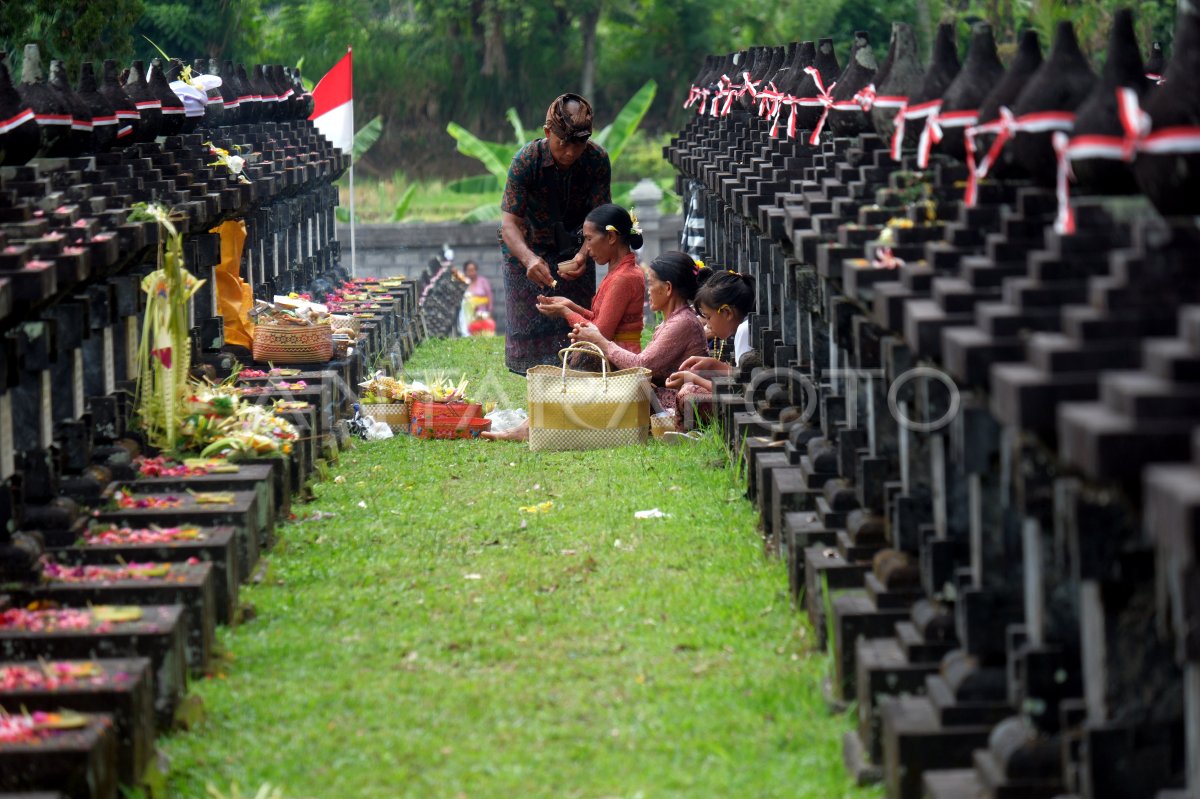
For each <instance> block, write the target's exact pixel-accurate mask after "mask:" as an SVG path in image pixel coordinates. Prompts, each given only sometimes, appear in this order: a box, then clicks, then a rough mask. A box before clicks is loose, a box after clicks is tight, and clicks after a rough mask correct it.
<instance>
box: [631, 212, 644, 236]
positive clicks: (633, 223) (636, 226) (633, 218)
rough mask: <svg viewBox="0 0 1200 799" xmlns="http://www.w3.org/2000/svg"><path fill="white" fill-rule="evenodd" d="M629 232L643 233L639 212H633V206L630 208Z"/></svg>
mask: <svg viewBox="0 0 1200 799" xmlns="http://www.w3.org/2000/svg"><path fill="white" fill-rule="evenodd" d="M629 232H630V233H636V234H637V235H639V236H640V235H642V226H641V225H640V224H638V218H637V214H635V213H634V212H633V209H632V208H630V209H629Z"/></svg>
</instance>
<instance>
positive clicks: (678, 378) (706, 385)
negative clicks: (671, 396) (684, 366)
mask: <svg viewBox="0 0 1200 799" xmlns="http://www.w3.org/2000/svg"><path fill="white" fill-rule="evenodd" d="M688 383H691V384H692V385H694V386H696V387H698V388H700V389H703V390H704V391H707V392H709V393H710V394H711V393H712V381H711V380H706V379H705V378H703V377H701V376H700V375H698V374H696V373H695V372H682V371H680V372H674V373H672V374H671V375H670V376H669V377H668V378H667V379H666V380H665V381H663V385H664V386H666V387H667V388H673V389H675V390H676V391H678V390H679V389H681V388H683V387H684V386H686V385H687V384H688Z"/></svg>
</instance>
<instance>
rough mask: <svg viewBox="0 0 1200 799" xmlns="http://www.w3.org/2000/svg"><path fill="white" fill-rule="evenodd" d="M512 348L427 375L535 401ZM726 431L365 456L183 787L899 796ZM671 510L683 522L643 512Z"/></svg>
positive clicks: (249, 656)
mask: <svg viewBox="0 0 1200 799" xmlns="http://www.w3.org/2000/svg"><path fill="white" fill-rule="evenodd" d="M502 363H503V359H502V340H501V339H490V340H478V339H477V340H469V341H463V340H456V341H449V342H429V343H427V344H425V345H424V346H423V347H422V348H421V350H420V351H419V352H418V353H417V355H416V357H415V358H414V360H413V362H412V363H410V364H409V373H410V374H412V373H413V372H416V371H420V370H425V369H442V370H444V371H445V372H446V373H447V374H448V375H450V376H453V377H457V376H458V375H460V374H462V373H466V374H468V375H471V376H472V377H473V389H474V390H475V392H476V393H477V395H478V394H482V395H483V397H482V398H490V399H495V400H499V401H500V402H501V404H502V406H506V407H514V406H516V407H519V406H523V405H524V382H523V380H521V379H520V378H517V377H515V376H512V375H510V374H509V373H507V372H503V371H501V370H500V364H502ZM724 458H725V456H724V453H723V451H722V450H721V448H720V445H719V444H718V443H716V442H715V441H714V440H712V439H710V440H707V441H705V442H702V443H700V444H698V445H695V446H690V447H686V448H685V447H667V446H662V445H661V444H658V443H652V444H651V445H650V446H647V447H645V448H639V449H626V450H616V451H605V452H589V453H553V454H541V453H531V452H529V451H528V449H527V448H526V447H524V446H518V445H513V444H505V443H486V442H482V441H473V442H425V441H417V440H412V439H409V438H407V437H404V436H400V437H397V438H394V439H391V440H388V441H382V442H375V443H370V444H359V445H357V446H356V447H354V448H353V449H352V450H350V451H349V452H347V453H343V454H342V457H341V460H340V463H339V464H337V465H336V466H334V467H333V468H332V470H331V477H330V479H329V480H327V481H326V482H324V483H322V484H320V485H318V486H317V487H316V494H317V500H316V501H315V502H312V503H310V504H307V505H297V506H296V507H295V512H296V514H297V516H298V517H299V518H298V519H297V520H296V521H295V522H294V523H291V524H287V525H285V526H283V527H282V529H281V530H280V531H279V543H278V544H277V546H276V548H275V549H274V551H272V552H271V553H270V554H269V555H268V557H267V562H268V564H269V566H268V568H267V570H266V571H265V573H264V574H263V575H262V580H261V582H260V583H259V584H257V585H251V586H248V587H247V588H245V589H244V593H243V600H244V601H247V602H249V603H251V604H252V605H253V606H254V608H255V616H254V618H253V619H252V620H250V621H248V622H246V623H244V624H242V625H241V626H239V627H237V628H235V629H232V630H225V631H224V633H223V635H222V639H221V642H222V644H223V647H224V649H225V651H226V655H225V656H224V657H223V658H222V659H221V660H220V661H219V662H218V666H217V668H216V670H215V672H214V674H213V675H212V676H211V677H210V678H209V679H206V680H203V681H200V682H199V683H197V684H195V685H194V687H193V691H194V692H195V693H196V694H198V695H199V696H200V697H201V698H202V699H203V701H204V703H205V705H206V707H207V712H208V719H207V722H206V723H204V724H203V725H201V726H200V727H199V728H198V729H194V730H191V731H187V732H180V733H177V734H175V735H173V736H171V737H170V738H168V739H165V740H164V741H163V742H162V745H163V747H164V749H165V750H166V752H167V754H168V755H169V758H170V761H171V782H170V794H171V795H172V796H183V797H203V796H206V785H211V786H213V787H214V788H215V789H216V790H218V791H219V792H220V793H221V794H222V795H223V796H226V797H230V796H233V795H235V794H233V788H232V785H233V783H236V784H237V785H238V786H240V791H241V794H240V795H241V796H254V795H255V793H256V792H257V791H258V789H259V787H260V786H261V785H262V784H263V783H270V784H271V785H273V786H277V787H279V788H280V789H281V791H282V794H281V795H282V796H286V797H289V799H295V798H296V797H312V798H313V799H338V798H339V797H346V798H347V799H351V798H353V799H364V798H365V797H380V798H381V799H382V798H383V797H389V798H390V797H402V796H404V797H409V796H411V797H471V798H472V799H474V798H475V797H635V796H640V797H663V796H696V797H771V796H779V797H783V796H787V797H814V798H815V797H820V798H821V799H829V798H830V797H840V796H876V795H878V793H877V792H871V791H860V790H856V789H854V788H852V787H851V785H850V784H849V781H848V780H847V778H846V776H845V772H844V770H843V768H842V766H841V762H840V761H841V758H840V746H839V744H840V740H841V735H840V733H841V732H842V731H843V730H845V729H849V727H850V725H851V724H852V723H853V720H854V715H853V713H850V714H848V715H847V716H842V717H833V716H830V715H829V713H828V712H827V710H826V708H825V705H824V703H823V701H822V700H821V697H820V691H819V684H820V678H821V675H822V673H823V672H824V670H825V669H826V666H827V663H826V659H825V656H824V655H822V654H819V653H817V654H813V653H812V652H811V651H810V647H809V643H808V642H809V641H810V640H811V638H812V635H811V631H809V630H808V629H806V627H805V622H802V620H801V616H800V615H799V614H797V613H795V612H794V611H793V610H792V609H791V607H790V606H789V601H788V598H787V591H786V587H787V582H786V576H785V574H784V570H783V566H782V565H781V564H780V563H779V562H778V561H772V560H767V559H766V558H764V557H763V555H762V545H761V540H760V537H759V535H758V533H757V532H756V531H755V515H754V512H753V509H752V508H751V506H750V505H749V503H748V502H747V501H746V500H745V499H744V498H743V495H742V490H741V487H740V486H738V485H737V484H736V483H735V481H734V480H733V477H732V474H733V473H732V472H731V471H730V470H729V469H727V468H725V465H724ZM651 508H659V509H661V510H662V511H663V512H664V513H666V514H668V515H669V518H662V519H649V520H638V519H635V518H634V512H635V511H639V510H648V509H651Z"/></svg>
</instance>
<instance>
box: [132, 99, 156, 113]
mask: <svg viewBox="0 0 1200 799" xmlns="http://www.w3.org/2000/svg"><path fill="white" fill-rule="evenodd" d="M133 105H134V107H135V108H137V110H138V111H151V110H154V109H158V110H160V111H161V110H162V100H157V99H155V100H136V101H135V102H134V104H133Z"/></svg>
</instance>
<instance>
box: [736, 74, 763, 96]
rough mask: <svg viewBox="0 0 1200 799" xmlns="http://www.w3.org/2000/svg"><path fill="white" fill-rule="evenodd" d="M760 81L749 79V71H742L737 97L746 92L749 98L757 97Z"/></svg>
mask: <svg viewBox="0 0 1200 799" xmlns="http://www.w3.org/2000/svg"><path fill="white" fill-rule="evenodd" d="M761 83H762V81H761V80H751V79H750V73H749V72H743V73H742V85H741V86H740V87H739V88H738V97H742V96H744V95H745V94H746V93H747V92H748V93H749V94H750V99H751V100H754V99H755V98H757V97H758V86H759V84H761Z"/></svg>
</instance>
